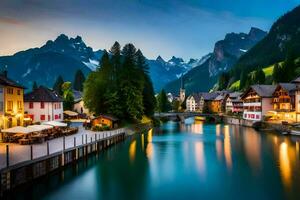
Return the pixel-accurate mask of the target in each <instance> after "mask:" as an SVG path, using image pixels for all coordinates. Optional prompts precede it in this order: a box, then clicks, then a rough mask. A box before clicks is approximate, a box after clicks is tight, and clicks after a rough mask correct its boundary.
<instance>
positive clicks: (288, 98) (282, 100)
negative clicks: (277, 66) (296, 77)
mask: <svg viewBox="0 0 300 200" xmlns="http://www.w3.org/2000/svg"><path fill="white" fill-rule="evenodd" d="M296 89H297V87H296V84H293V83H280V84H278V85H277V87H276V89H275V91H274V93H273V101H272V103H273V111H272V113H270V114H271V115H272V118H275V119H276V120H286V121H296V112H295V93H296Z"/></svg>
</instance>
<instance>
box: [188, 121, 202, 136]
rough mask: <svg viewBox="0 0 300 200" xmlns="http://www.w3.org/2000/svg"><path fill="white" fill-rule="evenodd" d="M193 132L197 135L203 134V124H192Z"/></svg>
mask: <svg viewBox="0 0 300 200" xmlns="http://www.w3.org/2000/svg"><path fill="white" fill-rule="evenodd" d="M191 132H192V133H196V134H203V122H195V124H192V127H191Z"/></svg>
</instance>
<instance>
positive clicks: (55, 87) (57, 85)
mask: <svg viewBox="0 0 300 200" xmlns="http://www.w3.org/2000/svg"><path fill="white" fill-rule="evenodd" d="M62 84H64V80H63V78H62V77H61V76H58V77H57V79H56V81H55V83H54V85H53V90H54V91H56V92H57V94H59V95H63V91H62V88H61V86H62Z"/></svg>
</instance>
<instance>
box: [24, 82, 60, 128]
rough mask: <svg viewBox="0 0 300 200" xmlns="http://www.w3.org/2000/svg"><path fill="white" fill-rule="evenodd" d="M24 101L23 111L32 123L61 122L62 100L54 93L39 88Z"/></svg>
mask: <svg viewBox="0 0 300 200" xmlns="http://www.w3.org/2000/svg"><path fill="white" fill-rule="evenodd" d="M24 99H25V111H26V113H27V115H28V116H29V117H30V118H31V119H32V121H33V122H44V121H62V120H63V99H62V98H61V97H60V96H59V95H58V94H57V93H56V92H55V91H53V90H50V89H48V88H46V87H43V86H40V87H39V88H37V89H35V90H33V91H32V92H30V93H27V94H25V96H24Z"/></svg>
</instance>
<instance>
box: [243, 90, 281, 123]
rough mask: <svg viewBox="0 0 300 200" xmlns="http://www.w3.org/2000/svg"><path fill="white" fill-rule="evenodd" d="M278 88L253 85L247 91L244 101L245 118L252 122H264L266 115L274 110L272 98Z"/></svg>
mask: <svg viewBox="0 0 300 200" xmlns="http://www.w3.org/2000/svg"><path fill="white" fill-rule="evenodd" d="M275 88H276V86H274V85H252V86H251V87H250V88H249V89H248V90H246V91H245V92H244V93H243V95H242V97H241V99H242V101H243V107H244V110H243V118H244V119H246V120H251V121H262V120H263V117H264V116H265V115H266V113H267V112H268V111H270V110H272V109H273V105H272V99H273V98H272V97H273V93H274V91H275Z"/></svg>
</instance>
